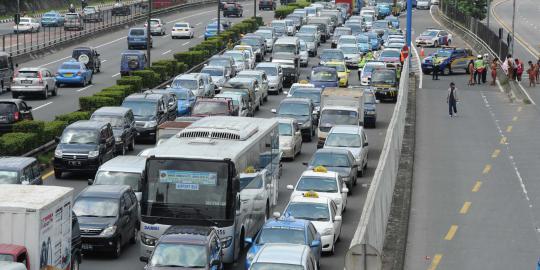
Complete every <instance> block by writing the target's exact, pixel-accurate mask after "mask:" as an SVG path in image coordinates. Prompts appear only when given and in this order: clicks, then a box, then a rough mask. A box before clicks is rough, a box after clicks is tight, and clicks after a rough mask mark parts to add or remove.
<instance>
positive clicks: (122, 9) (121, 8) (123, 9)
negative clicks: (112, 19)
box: [111, 2, 131, 16]
mask: <svg viewBox="0 0 540 270" xmlns="http://www.w3.org/2000/svg"><path fill="white" fill-rule="evenodd" d="M111 15H112V16H128V15H131V6H129V5H124V4H123V3H121V2H116V3H115V4H114V5H113V8H112V10H111Z"/></svg>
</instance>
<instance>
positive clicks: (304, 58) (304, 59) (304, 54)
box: [298, 40, 309, 67]
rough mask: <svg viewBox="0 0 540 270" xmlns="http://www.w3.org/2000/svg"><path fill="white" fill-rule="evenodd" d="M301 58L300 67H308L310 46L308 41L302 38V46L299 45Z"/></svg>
mask: <svg viewBox="0 0 540 270" xmlns="http://www.w3.org/2000/svg"><path fill="white" fill-rule="evenodd" d="M299 48H300V49H299V54H298V55H299V59H300V67H307V66H308V63H309V53H308V47H307V43H306V42H305V41H303V40H300V47H299Z"/></svg>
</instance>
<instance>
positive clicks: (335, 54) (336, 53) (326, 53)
mask: <svg viewBox="0 0 540 270" xmlns="http://www.w3.org/2000/svg"><path fill="white" fill-rule="evenodd" d="M334 61H335V62H344V61H345V55H344V54H343V51H341V50H340V49H324V50H323V51H322V52H321V56H320V57H319V64H320V65H324V64H325V63H327V62H334Z"/></svg>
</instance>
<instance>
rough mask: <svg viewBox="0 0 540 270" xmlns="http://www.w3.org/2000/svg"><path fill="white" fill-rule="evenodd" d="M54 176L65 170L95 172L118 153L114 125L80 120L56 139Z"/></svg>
mask: <svg viewBox="0 0 540 270" xmlns="http://www.w3.org/2000/svg"><path fill="white" fill-rule="evenodd" d="M56 141H57V142H58V145H57V146H56V150H54V176H55V177H56V178H57V179H60V178H62V173H63V172H82V173H90V174H92V176H93V175H94V174H95V173H96V171H97V169H98V168H99V166H100V165H101V164H103V163H105V162H106V161H107V160H109V159H111V158H113V157H114V155H115V151H114V150H115V144H114V133H113V129H112V126H111V124H109V123H107V122H101V121H94V120H81V121H77V122H75V123H73V124H71V125H69V126H68V127H66V129H64V132H63V133H62V136H61V137H60V138H56Z"/></svg>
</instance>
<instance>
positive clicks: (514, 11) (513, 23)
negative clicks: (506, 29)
mask: <svg viewBox="0 0 540 270" xmlns="http://www.w3.org/2000/svg"><path fill="white" fill-rule="evenodd" d="M512 8H513V10H512V47H510V48H511V52H512V56H513V55H514V40H515V38H514V36H515V33H516V32H514V25H515V23H516V0H514V4H513V7H512Z"/></svg>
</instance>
